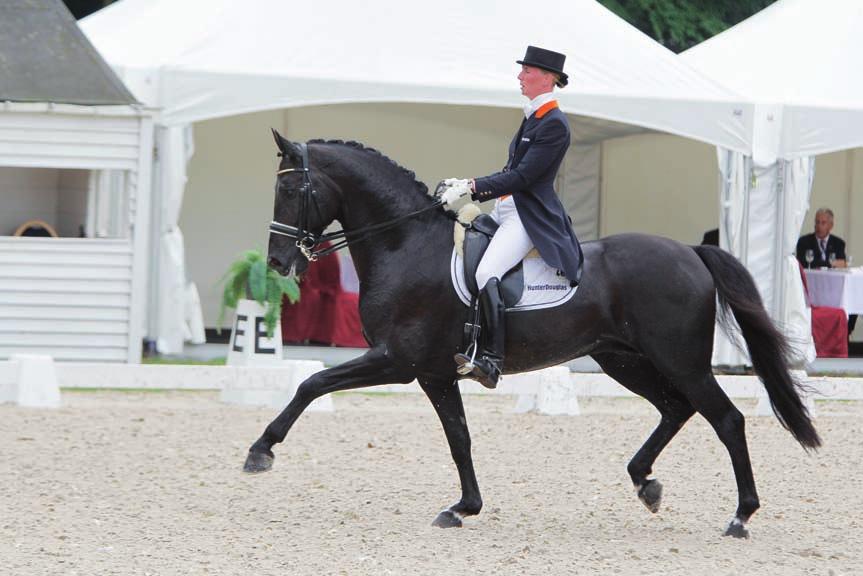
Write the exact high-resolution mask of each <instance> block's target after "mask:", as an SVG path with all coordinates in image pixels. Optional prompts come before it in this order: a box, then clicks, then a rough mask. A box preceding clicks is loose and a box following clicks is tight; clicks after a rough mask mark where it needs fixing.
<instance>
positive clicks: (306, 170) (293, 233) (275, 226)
mask: <svg viewBox="0 0 863 576" xmlns="http://www.w3.org/2000/svg"><path fill="white" fill-rule="evenodd" d="M299 147H300V157H301V158H302V162H303V165H302V167H301V168H284V169H282V170H279V171H278V172H276V176H277V177H278V176H281V175H282V174H288V173H290V172H302V173H303V184H302V186H301V187H300V194H299V195H300V210H299V213H298V215H297V225H296V226H290V225H288V224H283V223H281V222H278V221H276V220H273V221H271V222H270V234H278V235H280V236H287V237H288V238H292V239H294V240H296V246H297V248H299V249H300V252H301V253H302V254H303V256H305V257H306V260H308V261H309V262H314V261H316V260H317V259H318V258H319V257H320V256H326V255H328V254H332V253H333V252H336V251H337V250H341V249H342V248H344V247H345V246H347V245H348V244H356V243H358V242H362V241H364V240H367V239H368V238H370V237H372V236H374V235H375V234H377V233H379V232H383V231H384V230H387V229H389V228H392V227H394V226H397V225H398V224H401V223H402V222H404V221H405V220H408V219H409V218H413V217H414V216H417V215H419V214H422V213H423V212H428V211H429V210H433V209H435V208H438V207H440V206H442V205H443V202H442V201H441V200H435V201H434V202H433V203H432V204H430V205H428V206H426V207H424V208H420V209H419V210H415V211H413V212H411V213H409V214H405V215H404V216H399V217H398V218H394V219H392V220H388V221H386V222H381V223H379V224H372V225H370V226H366V227H364V228H360V229H358V230H353V231H352V234H353V235H355V236H354V237H353V238H351V240H350V241H348V239H347V232H346V231H345V230H337V231H336V232H330V233H329V234H320V235H316V234H314V233H313V232H312V231H311V229H310V224H309V208H310V207H311V206H312V205H313V206H314V209H315V212H317V214H318V216H320V209H319V207H318V200H317V196H316V192H315V190H314V189H313V188H312V175H311V169H310V167H309V149H308V146H307V145H306V143H305V142H301V143H300V144H299ZM276 193H277V194H278V186H277V187H276ZM331 240H338V241H337V242H335V243H334V244H332V245H331V246H328V247H327V248H322V249H317V247H318V245H319V244H323V243H324V242H329V241H331Z"/></svg>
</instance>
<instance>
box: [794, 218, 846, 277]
mask: <svg viewBox="0 0 863 576" xmlns="http://www.w3.org/2000/svg"><path fill="white" fill-rule="evenodd" d="M831 230H833V211H832V210H830V209H829V208H819V209H818V211H817V212H816V213H815V232H814V233H812V234H806V235H805V236H801V237H800V239H799V240H798V241H797V260H799V261H800V264H801V265H802V266H803V267H804V268H822V267H828V268H845V241H844V240H843V239H842V238H839V237H838V236H833V235H831V234H830V231H831ZM807 252H808V253H809V259H808V260H809V261H807ZM831 254H832V255H833V258H831V257H830V256H831ZM831 260H832V262H831Z"/></svg>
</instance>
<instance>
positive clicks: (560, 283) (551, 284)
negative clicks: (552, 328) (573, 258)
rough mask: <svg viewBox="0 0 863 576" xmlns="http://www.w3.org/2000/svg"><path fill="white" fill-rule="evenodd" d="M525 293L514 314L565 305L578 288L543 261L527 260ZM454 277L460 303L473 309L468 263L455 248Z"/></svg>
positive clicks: (510, 309)
mask: <svg viewBox="0 0 863 576" xmlns="http://www.w3.org/2000/svg"><path fill="white" fill-rule="evenodd" d="M523 263H524V290H523V291H522V293H521V298H520V299H519V301H518V303H516V305H515V306H513V307H512V308H507V311H510V312H521V311H528V310H541V309H542V308H553V307H554V306H560V305H561V304H565V303H566V302H568V301H569V299H570V298H572V297H573V296H574V295H575V291H576V290H577V289H578V288H577V287H576V288H573V287H571V286H570V285H569V280H568V279H567V278H566V276H562V275H561V274H559V273H558V271H557V270H555V269H554V268H552V267H551V266H549V265H548V264H546V263H545V262H544V261H543V260H542V258H526V259H525V260H524V262H523ZM450 275H451V277H452V285H453V288H454V289H455V292H456V294H457V295H458V298H459V300H461V301H462V303H463V304H464V305H465V306H470V291H469V290H468V289H467V283H466V282H465V280H464V263H463V262H462V259H461V256H459V254H458V252H457V251H456V250H455V249H453V251H452V259H451V260H450Z"/></svg>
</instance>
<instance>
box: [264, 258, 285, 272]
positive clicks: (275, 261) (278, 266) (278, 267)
mask: <svg viewBox="0 0 863 576" xmlns="http://www.w3.org/2000/svg"><path fill="white" fill-rule="evenodd" d="M267 264H269V265H270V268H275V269H276V270H281V269H282V263H281V262H280V261H279V259H278V258H276V257H275V256H270V259H269V260H267Z"/></svg>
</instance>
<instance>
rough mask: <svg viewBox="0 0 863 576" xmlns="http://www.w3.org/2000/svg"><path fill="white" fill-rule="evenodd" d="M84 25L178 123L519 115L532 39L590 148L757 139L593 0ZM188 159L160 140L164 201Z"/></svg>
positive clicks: (241, 5) (278, 5) (589, 211)
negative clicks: (346, 114)
mask: <svg viewBox="0 0 863 576" xmlns="http://www.w3.org/2000/svg"><path fill="white" fill-rule="evenodd" d="M549 14H554V17H553V18H550V17H549V16H548V15H549ZM359 22H362V25H358V23H359ZM80 25H81V27H82V29H83V30H84V32H85V34H86V35H87V36H88V37H89V39H90V40H91V41H92V42H93V43H94V45H95V46H96V47H97V49H98V50H99V51H100V52H101V53H102V54H103V55H104V56H105V58H106V59H107V60H108V61H109V62H110V63H111V65H112V66H113V67H114V68H115V70H117V71H118V73H119V74H120V75H121V77H122V78H123V80H124V81H125V82H126V84H127V85H128V86H129V87H130V88H131V89H132V91H133V93H135V94H136V96H137V97H138V98H139V99H140V100H141V101H143V102H145V103H146V104H148V105H150V106H153V107H157V108H159V109H160V115H159V117H158V119H157V122H158V123H159V124H160V125H161V126H163V127H166V128H176V129H183V128H184V127H187V126H188V125H189V124H191V123H194V122H197V121H202V120H207V119H212V118H219V117H225V116H232V115H237V114H243V113H249V112H256V111H263V110H273V109H283V108H292V107H300V106H312V105H321V104H337V103H357V102H378V103H385V102H413V103H436V104H461V105H481V106H499V107H511V108H521V105H522V103H523V98H522V97H521V96H520V95H519V93H518V83H517V80H516V75H517V71H518V65H517V64H516V63H515V60H516V59H517V58H519V57H521V56H522V55H523V54H524V50H525V47H526V45H527V44H534V45H540V46H544V47H547V48H551V49H555V50H558V51H561V52H564V53H566V54H567V55H568V58H567V63H566V66H565V69H566V71H567V73H568V74H569V76H570V78H571V79H572V81H571V83H570V85H569V86H568V87H567V88H566V89H565V90H561V91H560V92H559V93H558V99H559V101H560V105H561V108H562V109H563V110H564V111H565V112H567V113H569V114H574V115H581V116H582V117H592V118H593V119H594V120H592V121H590V122H583V123H579V125H578V126H576V129H575V130H574V131H573V132H574V136H575V138H576V142H579V140H578V138H582V139H583V142H584V144H585V145H586V146H587V145H596V144H597V143H598V142H600V141H601V140H602V139H604V138H608V137H612V136H615V135H621V134H625V133H632V132H637V131H640V130H644V129H651V130H661V131H664V132H669V133H672V134H677V135H680V136H686V137H690V138H694V139H697V140H701V141H704V142H708V143H713V144H717V145H721V146H724V147H726V148H728V149H732V150H739V151H748V150H749V149H750V147H751V146H750V134H751V132H752V126H751V123H752V110H753V107H752V106H751V105H749V104H747V103H746V102H745V101H744V100H742V99H741V98H740V97H738V96H737V95H736V94H735V93H733V92H732V91H730V90H728V89H726V88H724V87H722V86H721V85H720V84H718V83H717V82H716V81H714V80H711V79H709V78H708V77H706V76H705V75H703V74H701V73H699V72H697V71H695V70H693V69H692V68H690V67H689V66H687V65H686V64H685V63H683V62H682V61H680V60H679V59H678V58H677V57H676V56H675V55H674V54H673V53H672V52H670V51H669V50H667V49H665V48H664V47H662V46H660V45H659V44H657V43H656V42H654V41H653V40H652V39H651V38H649V37H648V36H646V35H644V34H643V33H641V32H640V31H638V30H637V29H635V28H634V27H632V26H630V25H629V24H627V23H626V22H624V21H623V20H622V19H620V18H619V17H617V16H616V15H614V14H613V13H612V12H610V11H608V10H607V9H605V8H603V7H602V6H601V5H600V4H598V3H597V2H595V1H593V0H552V1H551V2H550V3H548V4H544V5H543V7H542V10H537V9H536V7H535V6H533V5H529V4H526V3H524V2H517V1H515V0H506V1H505V2H500V1H493V0H477V1H475V2H462V1H460V0H440V1H439V2H434V3H425V4H405V3H403V2H399V1H397V0H375V1H373V2H367V3H362V2H360V3H358V2H349V1H346V0H321V1H319V2H314V3H309V2H296V1H289V0H257V1H256V2H254V3H248V2H242V1H240V0H180V1H178V0H120V1H119V2H115V3H113V4H111V5H110V6H108V7H106V8H104V9H102V10H100V11H98V12H96V13H94V14H92V15H90V16H89V17H87V18H85V19H84V20H82V21H81V22H80ZM479 30H481V31H482V33H477V31H479ZM528 31H529V32H528ZM154 38H158V41H157V42H154V41H153V39H154ZM582 124H583V126H581V125H582ZM625 125H629V126H625ZM631 125H636V126H637V128H633V127H632V126H631ZM174 148H175V149H176V148H177V147H174ZM593 150H594V151H595V150H596V148H594V149H593ZM186 160H187V159H186V158H185V157H184V156H183V154H182V153H181V152H178V151H175V152H172V153H170V157H169V153H168V152H167V150H165V149H161V151H160V169H161V170H162V172H163V175H162V177H161V178H160V182H161V183H162V185H163V190H162V196H163V198H174V199H179V198H182V189H179V191H177V190H173V189H169V188H165V187H164V186H173V187H181V186H182V181H183V179H182V178H179V177H176V178H175V177H173V176H171V174H174V175H177V174H180V173H181V172H182V171H183V168H181V167H184V166H185V161H186ZM571 164H573V168H572V170H570V169H568V168H567V169H565V173H566V177H567V178H569V179H570V181H572V182H578V183H580V184H581V185H582V186H583V190H582V191H581V192H580V193H579V194H578V198H576V199H575V200H574V201H575V203H576V204H577V205H578V207H579V210H585V211H586V212H585V214H586V215H585V217H584V218H585V221H584V222H578V223H577V225H578V227H579V231H580V232H583V233H585V234H586V235H587V237H594V235H595V231H594V229H595V228H596V225H595V220H596V216H595V215H596V214H597V212H598V203H597V202H596V199H595V198H593V199H591V198H588V197H587V196H588V195H590V194H593V195H594V196H595V194H596V192H595V191H598V190H599V174H600V170H599V159H598V157H597V155H596V154H593V155H591V156H590V157H589V158H588V159H585V160H584V161H583V162H572V163H571ZM165 172H167V174H168V175H167V176H166V175H165V174H164V173H165ZM578 213H580V212H578ZM588 217H591V218H593V220H592V221H587V220H586V218H588ZM170 221H171V220H170V219H168V222H170ZM161 234H162V237H161V245H162V248H161V251H162V254H161V256H160V257H159V258H157V263H156V267H157V268H158V269H159V270H160V275H161V279H160V282H161V285H160V288H159V289H160V290H163V294H162V295H161V296H160V298H159V304H158V308H159V315H158V316H159V321H158V322H157V323H158V324H159V326H160V328H159V333H160V337H159V341H160V342H162V344H163V345H165V346H167V347H169V348H173V347H174V346H175V345H176V339H174V340H172V341H169V335H168V334H167V332H166V330H168V328H167V327H169V326H172V325H174V324H175V323H176V321H177V319H182V318H184V317H185V316H187V314H184V313H183V312H182V310H181V309H177V308H176V307H179V306H182V304H181V303H182V302H183V301H184V298H183V297H182V292H181V291H182V289H183V282H182V281H181V279H182V278H184V273H185V272H184V264H183V261H182V251H181V250H180V246H179V244H178V243H179V242H180V240H179V238H180V236H179V234H180V233H179V229H177V228H176V227H173V228H170V229H168V228H165V227H163V229H162V231H161ZM171 332H172V333H173V332H175V329H171ZM171 342H173V344H172V343H171Z"/></svg>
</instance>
